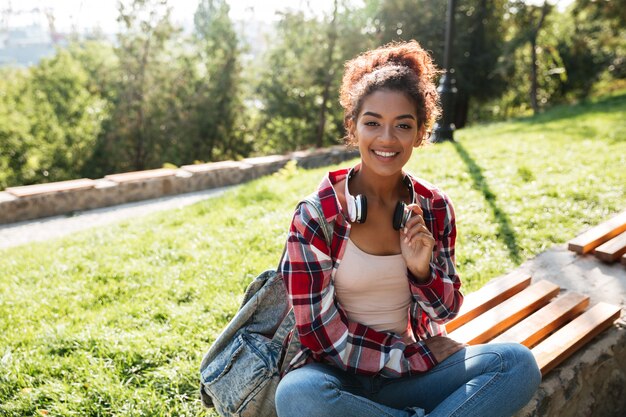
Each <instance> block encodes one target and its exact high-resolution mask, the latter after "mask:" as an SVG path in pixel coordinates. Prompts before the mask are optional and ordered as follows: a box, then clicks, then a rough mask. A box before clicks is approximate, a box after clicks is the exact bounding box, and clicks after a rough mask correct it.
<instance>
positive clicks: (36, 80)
mask: <svg viewBox="0 0 626 417" xmlns="http://www.w3.org/2000/svg"><path fill="white" fill-rule="evenodd" d="M3 83H5V86H3V87H4V88H3V90H5V91H6V92H7V94H5V95H2V96H1V97H2V98H1V99H0V100H1V101H0V115H1V116H0V146H1V147H2V150H3V152H2V155H3V157H2V161H1V162H0V169H2V171H3V174H2V178H1V179H0V181H2V183H3V185H5V186H6V185H18V184H31V183H37V182H48V181H60V180H66V179H72V178H77V177H80V176H81V171H82V169H83V167H84V166H85V165H86V163H87V162H88V161H89V160H90V159H91V157H92V154H93V148H94V143H95V141H96V138H97V136H98V134H99V132H100V129H101V123H100V121H101V119H102V117H104V116H105V114H106V102H105V101H104V100H102V99H101V98H100V97H99V96H98V95H96V94H92V93H91V92H90V90H89V79H88V74H87V72H86V71H85V70H84V69H83V67H82V65H81V64H80V62H78V61H77V60H76V59H74V58H73V57H72V55H71V54H70V53H69V52H68V51H65V50H59V51H58V52H57V54H56V55H55V56H54V57H53V58H50V59H45V60H43V61H42V62H41V63H40V64H39V65H38V66H36V67H33V68H32V69H31V70H30V71H28V72H23V73H20V72H18V71H15V72H13V74H12V75H10V76H9V77H7V79H5V80H4V81H3ZM5 168H6V170H5Z"/></svg>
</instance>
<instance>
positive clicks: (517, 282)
mask: <svg viewBox="0 0 626 417" xmlns="http://www.w3.org/2000/svg"><path fill="white" fill-rule="evenodd" d="M530 279H531V277H530V275H529V274H527V273H522V272H512V273H510V274H507V275H504V276H501V277H499V278H496V279H494V280H493V281H491V282H489V283H487V284H486V285H484V286H483V287H482V288H481V289H479V290H478V291H475V292H473V293H471V294H468V295H467V296H466V297H465V299H464V300H463V305H462V306H461V309H460V311H459V314H457V316H456V317H455V318H454V319H453V320H451V321H449V322H448V323H446V329H447V331H448V332H451V331H454V330H455V329H457V328H459V327H461V326H462V325H463V324H465V323H467V322H468V321H470V320H472V319H473V318H475V317H478V316H479V315H481V314H482V313H484V312H485V311H487V310H489V309H490V308H492V307H494V306H496V305H498V304H500V303H501V302H502V301H504V300H506V299H507V298H510V297H511V296H513V295H515V294H517V293H518V292H520V291H522V290H523V289H524V288H526V287H528V286H529V285H530Z"/></svg>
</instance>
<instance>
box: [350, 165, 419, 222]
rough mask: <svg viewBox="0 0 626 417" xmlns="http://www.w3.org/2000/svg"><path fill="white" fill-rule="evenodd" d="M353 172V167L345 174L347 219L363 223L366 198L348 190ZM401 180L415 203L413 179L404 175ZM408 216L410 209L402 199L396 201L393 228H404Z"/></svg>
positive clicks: (365, 214)
mask: <svg viewBox="0 0 626 417" xmlns="http://www.w3.org/2000/svg"><path fill="white" fill-rule="evenodd" d="M354 172H355V171H354V168H350V171H348V175H347V176H346V190H345V196H346V203H347V206H348V220H350V223H354V222H357V223H365V220H366V219H367V198H366V197H365V196H364V195H362V194H358V195H357V196H356V197H355V196H353V195H352V194H350V190H349V189H348V182H349V180H350V178H352V176H353V175H354ZM402 182H404V184H405V185H406V186H407V187H408V188H409V192H410V193H411V202H412V203H415V190H414V189H413V181H411V179H410V178H409V176H408V175H405V176H404V178H403V179H402ZM410 218H411V210H408V209H407V205H406V204H405V203H404V202H403V201H398V204H396V208H395V210H394V211H393V228H394V229H396V230H400V229H402V228H404V226H405V225H406V222H407V220H409V219H410Z"/></svg>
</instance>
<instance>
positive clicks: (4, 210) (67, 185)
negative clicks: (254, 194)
mask: <svg viewBox="0 0 626 417" xmlns="http://www.w3.org/2000/svg"><path fill="white" fill-rule="evenodd" d="M357 156H358V151H356V150H349V149H346V148H345V147H344V146H334V147H331V148H326V149H316V150H313V151H301V152H294V153H292V154H290V155H271V156H265V157H259V158H248V159H244V160H242V161H222V162H215V163H209V164H201V165H186V166H183V167H181V168H179V169H156V170H148V171H139V172H132V173H124V174H115V175H107V176H106V177H105V178H101V179H97V180H87V179H83V180H73V181H62V182H59V183H52V184H45V185H32V186H25V187H13V188H7V189H6V190H5V191H2V192H0V224H6V223H14V222H19V221H24V220H32V219H38V218H42V217H49V216H56V215H62V214H70V213H73V212H76V211H82V210H89V209H95V208H100V207H107V206H114V205H118V204H123V203H129V202H133V201H140V200H147V199H152V198H158V197H163V196H167V195H173V194H183V193H189V192H193V191H201V190H206V189H209V188H217V187H224V186H228V185H234V184H239V183H242V182H245V181H249V180H252V179H255V178H259V177H262V176H264V175H268V174H271V173H273V172H276V171H278V170H279V169H281V168H282V167H284V166H285V164H287V162H289V161H290V160H295V161H297V163H298V166H300V167H303V168H314V167H320V166H325V165H331V164H336V163H339V162H341V161H344V160H347V159H351V158H354V157H357Z"/></svg>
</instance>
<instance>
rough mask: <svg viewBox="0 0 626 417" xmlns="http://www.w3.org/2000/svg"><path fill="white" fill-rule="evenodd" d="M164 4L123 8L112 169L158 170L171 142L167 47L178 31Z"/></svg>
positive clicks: (110, 143) (154, 0)
mask: <svg viewBox="0 0 626 417" xmlns="http://www.w3.org/2000/svg"><path fill="white" fill-rule="evenodd" d="M170 13H171V8H170V7H169V6H168V5H167V1H165V0H132V1H130V2H120V3H119V17H118V21H119V22H120V24H122V26H123V31H122V32H121V33H119V34H118V46H117V47H116V48H115V53H116V55H117V58H118V60H119V70H118V71H119V73H118V79H117V87H116V90H117V94H116V101H115V103H114V105H115V110H114V112H113V116H112V119H113V120H112V122H113V125H114V126H115V128H114V129H113V130H112V131H109V132H107V133H108V137H107V140H106V142H107V143H106V146H105V147H104V150H105V152H106V153H107V155H110V157H111V158H110V159H109V161H110V162H111V163H112V167H111V168H112V169H113V170H116V171H119V170H132V169H135V170H141V169H145V168H153V167H155V166H159V165H160V164H159V162H160V160H159V159H160V158H159V154H160V153H159V151H160V148H161V146H163V144H164V142H165V141H166V140H167V139H166V138H165V137H164V136H163V135H162V134H161V132H163V131H164V130H165V125H166V121H165V120H164V119H165V118H166V117H167V114H166V113H167V112H166V111H165V109H164V105H165V102H166V100H165V99H164V96H166V95H167V93H168V91H167V88H163V87H164V85H165V86H167V78H168V77H170V76H171V72H170V71H169V69H170V68H171V67H170V65H169V62H170V60H169V55H168V54H167V47H168V42H169V41H171V40H172V38H173V37H174V35H175V34H176V33H177V32H178V30H177V29H176V28H175V27H174V26H173V25H172V23H171V22H170Z"/></svg>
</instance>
